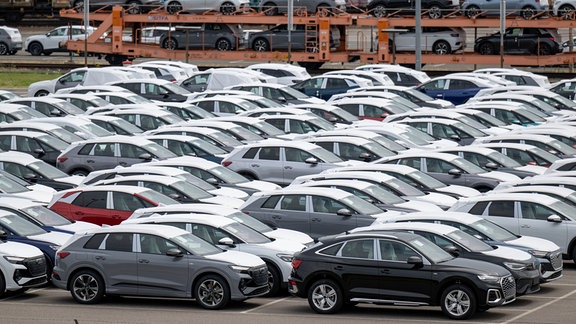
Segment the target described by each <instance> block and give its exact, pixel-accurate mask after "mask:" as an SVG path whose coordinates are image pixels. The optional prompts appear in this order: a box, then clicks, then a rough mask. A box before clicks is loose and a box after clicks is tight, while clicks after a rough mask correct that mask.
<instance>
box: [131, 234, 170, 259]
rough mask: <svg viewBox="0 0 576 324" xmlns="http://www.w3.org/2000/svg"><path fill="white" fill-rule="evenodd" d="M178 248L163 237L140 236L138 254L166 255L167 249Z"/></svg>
mask: <svg viewBox="0 0 576 324" xmlns="http://www.w3.org/2000/svg"><path fill="white" fill-rule="evenodd" d="M175 248H178V247H177V246H176V245H175V244H174V243H172V242H170V241H168V240H166V239H165V238H163V237H160V236H156V235H150V234H140V252H142V253H148V254H162V255H164V254H166V251H168V250H169V249H175Z"/></svg>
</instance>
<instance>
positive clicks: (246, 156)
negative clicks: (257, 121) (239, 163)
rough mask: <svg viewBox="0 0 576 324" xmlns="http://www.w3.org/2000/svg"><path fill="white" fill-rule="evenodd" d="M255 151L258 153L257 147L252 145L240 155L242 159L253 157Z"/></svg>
mask: <svg viewBox="0 0 576 324" xmlns="http://www.w3.org/2000/svg"><path fill="white" fill-rule="evenodd" d="M256 153H258V148H257V147H253V148H251V149H249V150H248V151H246V153H244V155H242V158H243V159H253V158H254V157H255V156H256Z"/></svg>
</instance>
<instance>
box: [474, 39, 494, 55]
mask: <svg viewBox="0 0 576 324" xmlns="http://www.w3.org/2000/svg"><path fill="white" fill-rule="evenodd" d="M478 53H480V54H482V55H493V54H496V53H495V51H494V45H492V44H490V43H488V42H484V43H482V44H480V45H478Z"/></svg>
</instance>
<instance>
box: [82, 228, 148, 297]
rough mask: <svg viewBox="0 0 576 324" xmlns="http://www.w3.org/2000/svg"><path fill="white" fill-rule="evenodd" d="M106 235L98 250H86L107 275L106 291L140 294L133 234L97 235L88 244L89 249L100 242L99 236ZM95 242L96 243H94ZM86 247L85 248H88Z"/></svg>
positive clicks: (87, 255)
mask: <svg viewBox="0 0 576 324" xmlns="http://www.w3.org/2000/svg"><path fill="white" fill-rule="evenodd" d="M100 235H105V238H104V240H103V242H102V244H100V245H99V247H100V248H99V249H98V246H95V248H96V249H94V250H92V249H86V250H85V251H86V257H87V258H89V259H91V260H92V262H94V263H96V264H97V265H98V267H99V268H100V272H101V273H103V274H105V278H104V281H105V282H106V291H107V292H108V293H117V294H125V295H135V294H137V292H138V262H137V257H138V254H137V253H135V252H134V234H133V233H108V234H97V235H95V236H94V237H92V239H90V241H88V242H87V243H86V246H87V247H90V246H91V245H92V244H94V245H96V244H95V243H97V242H100V241H99V238H98V236H100ZM92 240H94V242H92ZM86 246H85V247H86Z"/></svg>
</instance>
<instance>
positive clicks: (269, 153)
mask: <svg viewBox="0 0 576 324" xmlns="http://www.w3.org/2000/svg"><path fill="white" fill-rule="evenodd" d="M248 163H249V167H250V169H252V170H253V171H254V172H255V173H256V175H257V177H258V179H260V180H264V181H270V182H274V183H284V176H283V172H284V170H283V168H282V161H281V160H280V147H279V146H265V147H261V148H260V149H259V150H258V152H257V153H256V155H255V156H254V158H253V159H252V160H250V161H249V162H248Z"/></svg>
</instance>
